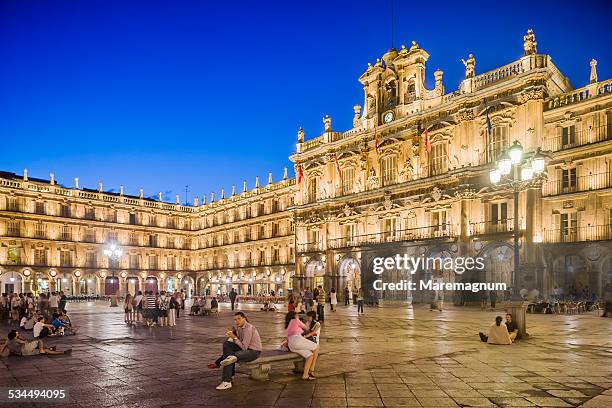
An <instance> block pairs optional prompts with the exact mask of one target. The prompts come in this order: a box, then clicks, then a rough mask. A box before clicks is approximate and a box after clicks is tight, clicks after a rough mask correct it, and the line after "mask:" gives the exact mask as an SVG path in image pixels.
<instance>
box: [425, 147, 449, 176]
mask: <svg viewBox="0 0 612 408" xmlns="http://www.w3.org/2000/svg"><path fill="white" fill-rule="evenodd" d="M429 168H430V175H431V176H433V175H436V174H441V173H444V172H446V170H447V169H448V160H447V157H446V142H442V143H436V144H435V145H433V146H431V152H430V153H429Z"/></svg>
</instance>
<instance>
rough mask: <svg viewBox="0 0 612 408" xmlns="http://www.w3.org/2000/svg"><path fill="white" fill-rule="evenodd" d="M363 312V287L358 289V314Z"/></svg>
mask: <svg viewBox="0 0 612 408" xmlns="http://www.w3.org/2000/svg"><path fill="white" fill-rule="evenodd" d="M360 312H361V313H363V289H361V288H359V290H358V291H357V314H359V313H360Z"/></svg>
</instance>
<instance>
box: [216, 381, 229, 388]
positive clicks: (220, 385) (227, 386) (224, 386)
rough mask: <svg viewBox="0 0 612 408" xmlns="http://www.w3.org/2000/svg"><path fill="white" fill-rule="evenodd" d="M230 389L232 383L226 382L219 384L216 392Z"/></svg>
mask: <svg viewBox="0 0 612 408" xmlns="http://www.w3.org/2000/svg"><path fill="white" fill-rule="evenodd" d="M230 388H232V383H231V382H227V381H223V382H222V383H221V384H219V385H217V389H218V390H228V389H230Z"/></svg>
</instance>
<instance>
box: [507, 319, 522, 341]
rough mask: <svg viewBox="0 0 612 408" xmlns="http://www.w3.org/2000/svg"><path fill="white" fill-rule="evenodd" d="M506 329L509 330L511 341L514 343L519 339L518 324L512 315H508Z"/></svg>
mask: <svg viewBox="0 0 612 408" xmlns="http://www.w3.org/2000/svg"><path fill="white" fill-rule="evenodd" d="M506 327H507V328H508V334H509V335H510V340H512V342H513V343H514V342H515V341H516V339H517V338H518V335H519V331H518V327H516V323H514V320H512V315H511V314H510V313H507V314H506Z"/></svg>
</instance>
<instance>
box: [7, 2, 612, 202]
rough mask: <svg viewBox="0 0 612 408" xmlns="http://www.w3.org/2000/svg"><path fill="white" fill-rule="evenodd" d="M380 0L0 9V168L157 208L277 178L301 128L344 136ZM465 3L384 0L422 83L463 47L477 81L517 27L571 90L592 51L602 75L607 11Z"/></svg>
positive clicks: (449, 65) (377, 40)
mask: <svg viewBox="0 0 612 408" xmlns="http://www.w3.org/2000/svg"><path fill="white" fill-rule="evenodd" d="M389 4H390V2H389V1H385V0H383V1H361V0H352V1H346V2H344V1H323V2H320V1H303V2H265V1H246V2H242V1H232V2H208V1H182V0H177V1H152V0H147V1H133V0H130V1H111V0H107V1H62V0H54V1H50V0H49V1H40V0H37V1H29V0H13V1H7V0H0V138H1V140H2V149H1V150H0V169H1V170H7V171H14V172H17V173H19V174H21V173H22V171H23V168H24V167H27V168H28V170H29V174H30V176H32V177H48V174H49V172H50V171H52V170H53V171H55V173H56V178H57V179H58V180H59V181H60V182H61V183H63V184H66V185H72V183H73V182H72V179H73V178H74V177H77V176H78V177H79V178H80V184H81V186H87V187H92V188H97V185H98V181H99V180H100V179H102V180H103V182H104V188H105V189H111V188H114V189H116V190H118V188H119V184H122V183H123V184H124V185H125V188H126V191H127V192H130V193H137V191H138V189H139V188H140V187H143V188H144V189H145V194H146V195H153V194H155V193H156V192H157V191H163V192H167V194H168V198H169V199H172V197H173V194H174V193H180V194H181V197H182V198H183V199H184V188H185V185H186V184H188V185H189V186H190V194H189V195H190V199H191V196H192V194H194V193H196V194H198V195H199V196H202V195H203V194H206V195H207V196H208V197H210V192H211V191H216V192H217V194H219V191H220V189H221V187H225V189H226V191H228V190H230V189H231V185H232V184H234V183H235V184H236V185H237V187H238V189H239V190H240V189H241V187H242V180H243V179H244V178H247V181H248V185H249V188H252V187H253V184H254V179H255V176H256V175H259V176H260V178H261V180H262V182H264V183H265V182H266V181H267V172H268V171H272V172H273V174H274V179H275V180H278V179H279V178H280V177H281V175H282V169H283V167H284V166H289V167H290V166H291V164H290V162H289V160H288V159H287V157H288V156H289V155H290V154H291V153H292V152H293V151H294V148H295V141H296V131H297V129H298V127H299V126H303V127H304V129H305V131H306V137H307V138H311V137H314V136H316V135H318V134H320V132H321V131H322V127H323V124H322V117H323V116H324V115H325V114H330V115H331V116H332V118H333V127H334V129H335V130H345V129H348V128H350V127H351V123H352V116H353V115H352V112H353V109H352V107H353V105H354V104H355V103H360V104H362V103H363V96H362V88H361V85H360V84H359V83H358V81H357V79H358V77H359V76H360V75H361V73H363V71H364V70H365V68H366V66H367V63H368V61H372V62H373V61H374V60H375V59H376V58H377V57H379V56H380V55H382V54H383V53H384V52H385V51H386V50H387V49H388V48H389V47H390V42H391V40H390V37H391V34H390V32H391V29H390V6H389ZM468 4H470V5H469V6H465V5H462V4H461V3H460V2H449V3H448V4H445V3H444V2H443V1H437V2H430V1H418V2H412V1H411V2H407V1H401V0H395V16H396V18H395V20H396V30H395V43H396V47H398V48H399V45H400V44H402V43H405V44H409V43H410V41H411V40H413V39H414V40H416V41H417V42H418V43H419V44H420V45H421V47H423V48H424V49H426V50H427V51H428V52H429V53H430V55H431V58H430V60H429V63H428V70H427V80H428V82H429V84H431V83H432V82H433V71H434V70H435V69H436V68H441V69H442V70H443V71H444V84H445V86H446V89H447V91H453V90H455V89H456V88H457V85H458V83H459V81H460V80H461V79H462V75H463V72H464V71H463V69H464V68H463V65H462V64H461V62H460V61H459V59H460V58H462V57H465V56H466V55H467V54H468V53H469V52H472V53H474V55H475V57H476V72H477V73H481V72H484V71H487V70H489V69H493V68H495V67H497V66H501V65H504V64H506V63H508V62H511V61H512V60H514V59H516V58H518V57H520V56H521V53H522V36H523V34H524V33H525V31H526V30H527V28H529V27H533V29H534V30H535V33H536V38H537V41H538V51H539V52H542V53H548V54H550V55H552V57H553V61H554V62H555V63H556V64H557V66H558V67H559V68H560V69H561V71H562V72H563V73H565V74H566V75H567V76H568V77H569V78H570V80H571V82H572V84H573V85H574V86H575V87H580V86H583V85H585V84H586V83H587V82H588V78H589V61H590V59H591V58H593V57H594V58H596V59H597V60H598V61H599V66H598V68H599V77H600V79H604V78H610V77H612V51H611V49H612V47H611V46H610V39H611V38H612V36H611V34H612V29H611V25H612V24H610V21H609V16H610V11H612V7H610V6H609V5H607V2H587V1H581V2H559V1H557V2H545V1H531V2H524V3H521V2H517V1H515V2H505V3H504V2H483V3H480V2H470V3H468ZM496 4H499V5H500V6H501V7H502V8H501V9H495V8H494V5H496ZM290 174H291V175H292V174H293V171H292V168H291V167H290ZM171 194H172V195H171Z"/></svg>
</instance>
